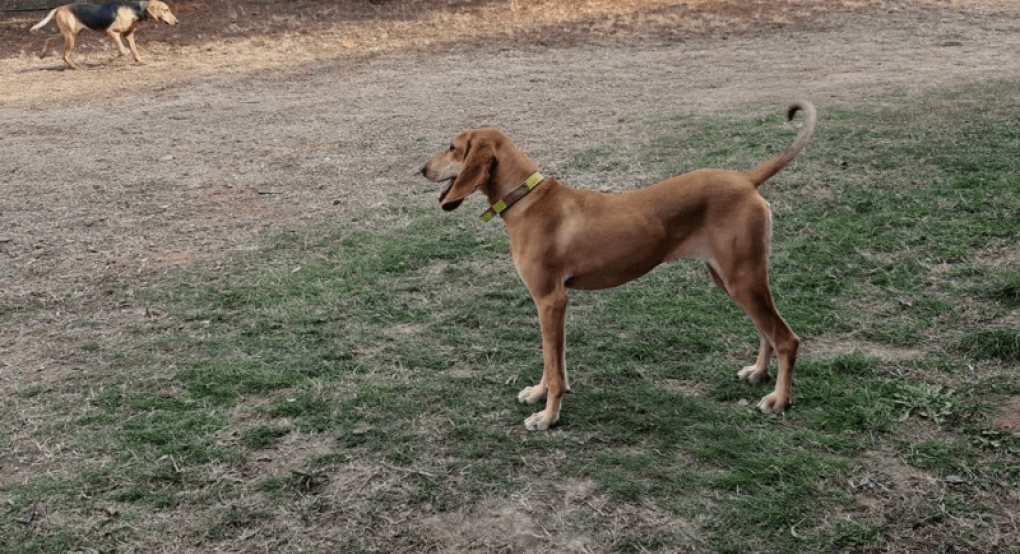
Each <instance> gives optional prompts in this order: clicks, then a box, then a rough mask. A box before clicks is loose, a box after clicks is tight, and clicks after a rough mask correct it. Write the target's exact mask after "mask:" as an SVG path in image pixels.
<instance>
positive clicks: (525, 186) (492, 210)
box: [480, 171, 545, 221]
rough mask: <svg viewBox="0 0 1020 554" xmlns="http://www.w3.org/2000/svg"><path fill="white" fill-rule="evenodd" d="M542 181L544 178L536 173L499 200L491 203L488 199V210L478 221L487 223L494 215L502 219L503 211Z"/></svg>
mask: <svg viewBox="0 0 1020 554" xmlns="http://www.w3.org/2000/svg"><path fill="white" fill-rule="evenodd" d="M544 180H545V177H544V176H543V175H542V174H541V173H539V172H537V171H536V172H534V173H532V174H531V175H529V176H528V177H527V178H526V179H524V181H522V182H521V184H520V185H517V186H516V187H514V188H513V189H511V190H510V192H508V193H506V194H504V195H503V196H501V197H500V198H499V200H496V201H495V202H493V200H492V198H490V199H489V204H490V207H489V209H488V210H485V211H484V212H483V213H482V215H481V216H480V219H481V220H482V221H489V220H490V219H492V218H493V217H494V216H495V215H496V214H499V215H500V217H502V216H503V211H504V210H506V209H508V208H510V206H513V205H514V204H516V203H517V201H519V200H521V199H522V198H524V197H525V196H527V194H528V193H529V192H531V189H533V188H535V187H537V186H538V185H539V183H541V182H542V181H544Z"/></svg>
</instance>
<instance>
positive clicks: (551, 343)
mask: <svg viewBox="0 0 1020 554" xmlns="http://www.w3.org/2000/svg"><path fill="white" fill-rule="evenodd" d="M534 296H535V304H537V305H538V319H539V323H540V325H541V328H542V365H543V369H542V380H541V381H540V382H539V383H538V385H535V386H534V387H527V388H525V389H524V390H522V391H521V392H520V394H518V395H517V399H518V400H520V401H521V402H526V403H529V404H530V403H533V402H537V401H538V400H541V399H542V398H545V409H544V410H542V411H541V412H538V413H535V414H533V415H532V416H531V417H529V418H528V419H526V420H524V426H525V427H526V428H527V429H528V430H529V431H545V430H546V429H548V428H549V426H550V425H552V424H553V423H556V421H557V420H558V419H559V418H560V404H561V402H562V399H563V395H564V394H566V393H568V392H570V384H569V382H568V381H567V367H566V354H565V351H566V349H565V345H564V342H565V340H566V336H565V332H564V329H563V326H564V323H565V321H566V312H567V291H566V289H564V288H562V287H561V288H557V289H555V290H553V291H552V292H551V293H549V294H547V295H544V296H539V295H534Z"/></svg>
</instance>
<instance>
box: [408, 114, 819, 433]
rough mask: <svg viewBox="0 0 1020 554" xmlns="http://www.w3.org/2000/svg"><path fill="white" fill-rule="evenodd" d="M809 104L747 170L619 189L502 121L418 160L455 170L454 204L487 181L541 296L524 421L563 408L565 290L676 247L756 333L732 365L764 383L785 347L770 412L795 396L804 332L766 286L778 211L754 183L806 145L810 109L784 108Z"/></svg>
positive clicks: (548, 420)
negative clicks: (584, 179) (569, 177)
mask: <svg viewBox="0 0 1020 554" xmlns="http://www.w3.org/2000/svg"><path fill="white" fill-rule="evenodd" d="M798 111H802V112H804V122H803V124H802V126H801V128H800V131H799V132H798V134H797V138H796V139H795V140H794V141H793V143H792V144H790V146H788V147H787V148H786V149H784V150H783V151H782V152H780V153H778V154H776V155H775V156H772V157H771V158H769V159H767V160H764V161H762V162H761V163H759V164H758V165H757V166H756V167H754V168H752V169H749V170H747V171H735V170H726V169H698V170H695V171H691V172H689V173H684V174H683V175H678V176H676V177H671V178H669V179H666V180H665V181H660V182H658V183H655V184H652V185H649V186H647V187H644V188H642V189H638V190H635V191H631V192H627V193H624V194H602V193H599V192H595V191H591V190H583V189H576V188H572V187H568V186H567V185H565V184H563V183H560V182H559V181H558V180H556V179H555V178H553V177H543V176H542V174H541V173H539V172H538V168H537V167H536V166H535V164H534V163H533V162H532V161H531V160H530V159H528V157H527V156H526V155H524V153H523V152H521V151H520V150H519V149H518V148H517V147H516V146H514V144H513V142H512V141H511V140H510V138H509V137H508V136H506V135H505V134H504V133H503V132H501V131H499V130H498V129H493V128H486V129H467V130H465V131H461V133H460V134H458V135H457V136H456V137H454V139H453V140H452V141H450V147H449V148H448V149H446V150H443V151H442V152H439V153H438V154H436V155H435V156H434V157H433V158H432V159H431V160H429V162H428V163H426V164H425V166H424V167H422V170H421V171H422V174H423V175H424V176H425V177H426V178H427V179H429V180H430V181H432V182H436V183H438V182H443V181H448V182H449V184H448V185H446V187H445V188H444V189H443V191H442V192H441V193H440V194H439V205H440V207H442V208H443V209H444V210H446V211H450V210H455V209H457V207H458V206H460V204H461V202H463V201H464V199H465V198H467V197H468V196H469V195H471V194H472V193H474V192H475V191H481V192H482V193H483V194H484V195H485V196H486V197H487V198H488V200H489V205H490V206H491V207H490V208H489V209H488V210H487V211H486V212H485V213H483V214H482V220H483V221H488V220H489V219H492V218H493V216H495V215H496V214H499V215H500V217H501V218H502V219H503V223H504V224H505V225H506V228H507V231H508V232H509V234H510V249H511V252H512V255H513V260H514V265H515V266H516V267H517V272H518V273H519V274H520V276H521V279H523V280H524V284H525V285H527V287H528V290H529V291H530V292H531V296H532V298H534V300H535V304H536V306H537V307H538V319H539V325H540V327H541V330H542V358H543V371H542V380H541V381H539V383H538V384H537V385H535V386H532V387H527V388H525V389H524V390H522V391H521V392H520V394H518V395H517V399H518V400H519V401H521V402H525V403H528V404H531V403H535V402H538V401H539V400H545V401H546V404H545V409H544V410H543V411H541V412H538V413H536V414H534V415H532V416H531V417H529V418H527V419H526V420H525V421H524V426H525V427H526V428H527V429H528V430H531V431H534V430H546V429H548V428H549V426H550V425H552V424H553V423H555V422H556V420H557V419H559V417H560V404H561V399H562V397H563V395H564V394H565V393H568V392H570V384H569V382H568V381H567V370H566V361H565V355H564V351H565V345H564V338H565V333H564V328H563V326H564V321H565V313H566V308H567V289H570V288H574V289H587V290H593V289H603V288H609V287H615V286H617V285H622V284H623V283H626V282H627V281H630V280H632V279H636V278H638V277H640V276H641V275H644V274H645V273H647V272H648V271H651V269H652V268H654V267H655V266H657V265H659V264H661V263H664V262H668V261H670V260H673V259H675V258H679V257H694V258H700V259H702V260H704V261H705V263H706V264H707V265H708V272H709V274H710V275H711V276H712V280H713V281H715V284H716V285H718V286H719V288H721V289H722V290H723V291H725V292H726V294H727V295H728V296H729V297H730V298H732V299H733V300H734V301H736V303H737V304H738V305H739V306H740V307H741V309H743V310H744V312H745V313H746V314H747V315H748V316H749V317H750V318H751V321H753V322H754V325H755V327H757V328H758V333H759V334H760V336H761V346H760V349H759V350H758V358H757V361H756V362H755V363H754V365H751V366H747V367H745V368H744V369H742V370H740V371H739V372H738V373H737V376H738V377H739V378H741V379H746V380H747V381H750V382H751V383H757V382H758V381H760V380H761V379H763V378H766V377H768V372H769V361H770V359H771V358H772V356H773V354H775V355H776V356H777V357H778V358H779V373H778V376H777V378H776V388H775V391H773V392H772V393H771V394H769V395H767V396H765V397H764V398H762V399H761V402H759V403H758V409H760V410H761V411H763V412H769V411H780V410H785V409H786V408H787V407H788V406H789V405H790V399H791V396H792V379H793V365H794V362H796V360H797V350H798V348H799V346H800V339H799V338H798V337H797V335H795V334H794V333H793V331H791V330H790V328H789V327H788V326H787V325H786V322H785V321H783V318H782V317H780V316H779V312H778V311H777V310H776V307H775V305H774V304H773V303H772V293H771V291H770V289H769V276H768V258H769V244H770V242H771V238H772V211H771V208H770V207H769V204H768V202H766V201H765V199H764V198H762V197H761V195H760V194H759V193H758V187H759V186H761V185H762V184H763V183H764V182H765V181H767V180H768V179H769V178H770V177H772V176H773V175H775V174H776V173H777V172H779V170H781V169H783V167H785V166H786V164H788V163H790V161H791V160H793V158H794V157H795V156H796V155H797V154H798V153H799V152H800V151H801V150H802V149H803V148H804V146H806V145H807V143H808V140H810V138H811V135H812V133H813V132H814V129H815V120H816V115H815V108H814V106H812V105H811V104H810V103H808V102H798V103H795V104H793V105H791V106H790V107H789V109H788V110H787V114H786V116H787V119H788V120H791V119H793V116H794V114H795V113H797V112H798Z"/></svg>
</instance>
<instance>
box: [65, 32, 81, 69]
mask: <svg viewBox="0 0 1020 554" xmlns="http://www.w3.org/2000/svg"><path fill="white" fill-rule="evenodd" d="M80 32H81V30H78V31H68V32H65V33H64V63H66V64H67V66H68V67H70V68H71V69H81V68H80V67H78V64H76V63H74V62H73V61H71V53H72V52H74V45H75V43H77V42H78V33H80Z"/></svg>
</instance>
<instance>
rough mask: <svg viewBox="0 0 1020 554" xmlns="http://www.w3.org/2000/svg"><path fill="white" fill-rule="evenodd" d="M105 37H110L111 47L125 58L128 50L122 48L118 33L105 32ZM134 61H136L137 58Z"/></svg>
mask: <svg viewBox="0 0 1020 554" xmlns="http://www.w3.org/2000/svg"><path fill="white" fill-rule="evenodd" d="M106 36H108V37H110V40H111V41H113V45H114V46H116V47H117V50H120V55H121V56H127V55H128V54H130V52H128V49H127V48H125V47H124V43H123V42H121V40H120V33H118V32H117V31H107V32H106ZM135 59H137V56H136V57H135Z"/></svg>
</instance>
